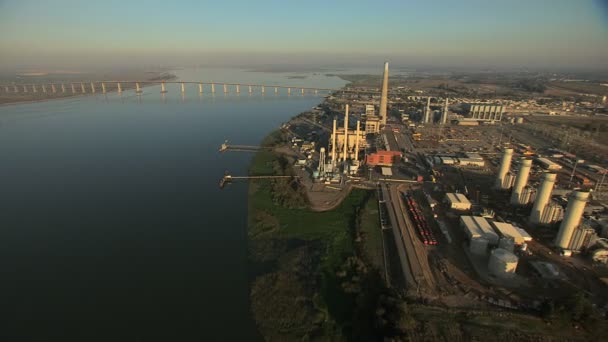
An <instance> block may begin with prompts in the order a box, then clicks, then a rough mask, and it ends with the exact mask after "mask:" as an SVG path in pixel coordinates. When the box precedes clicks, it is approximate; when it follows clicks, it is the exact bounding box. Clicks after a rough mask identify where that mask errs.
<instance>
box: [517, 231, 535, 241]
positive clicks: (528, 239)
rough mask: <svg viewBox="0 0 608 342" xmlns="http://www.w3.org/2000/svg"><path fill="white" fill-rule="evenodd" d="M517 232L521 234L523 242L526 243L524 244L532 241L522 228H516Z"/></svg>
mask: <svg viewBox="0 0 608 342" xmlns="http://www.w3.org/2000/svg"><path fill="white" fill-rule="evenodd" d="M517 230H518V231H519V233H520V234H521V236H522V237H523V238H524V241H526V242H528V241H532V236H531V235H530V234H528V232H527V231H525V230H524V229H522V228H517Z"/></svg>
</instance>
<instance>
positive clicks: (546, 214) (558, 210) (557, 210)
mask: <svg viewBox="0 0 608 342" xmlns="http://www.w3.org/2000/svg"><path fill="white" fill-rule="evenodd" d="M563 219H564V208H563V207H562V206H561V205H559V203H557V202H555V201H551V202H549V204H547V205H546V206H545V209H544V210H543V213H542V215H541V217H540V219H539V221H538V222H536V223H538V224H544V225H548V224H552V223H555V222H559V221H561V220H563Z"/></svg>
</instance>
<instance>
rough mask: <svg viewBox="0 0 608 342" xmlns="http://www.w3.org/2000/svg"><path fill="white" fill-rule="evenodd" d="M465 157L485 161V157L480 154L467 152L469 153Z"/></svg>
mask: <svg viewBox="0 0 608 342" xmlns="http://www.w3.org/2000/svg"><path fill="white" fill-rule="evenodd" d="M465 155H466V156H467V158H469V159H477V160H483V157H482V156H481V155H480V154H479V153H472V152H467V153H465Z"/></svg>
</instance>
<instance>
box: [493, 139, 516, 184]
mask: <svg viewBox="0 0 608 342" xmlns="http://www.w3.org/2000/svg"><path fill="white" fill-rule="evenodd" d="M512 158H513V149H512V148H507V149H505V153H504V154H503V155H502V160H501V161H500V167H499V168H498V175H497V177H496V188H497V189H505V187H504V186H503V183H504V180H505V176H506V175H507V172H509V168H510V167H511V159H512Z"/></svg>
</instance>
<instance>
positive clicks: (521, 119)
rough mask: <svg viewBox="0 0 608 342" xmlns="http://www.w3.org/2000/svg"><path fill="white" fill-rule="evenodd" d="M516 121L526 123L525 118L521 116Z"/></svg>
mask: <svg viewBox="0 0 608 342" xmlns="http://www.w3.org/2000/svg"><path fill="white" fill-rule="evenodd" d="M515 123H518V124H523V123H524V118H522V117H519V118H517V119H515Z"/></svg>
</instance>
